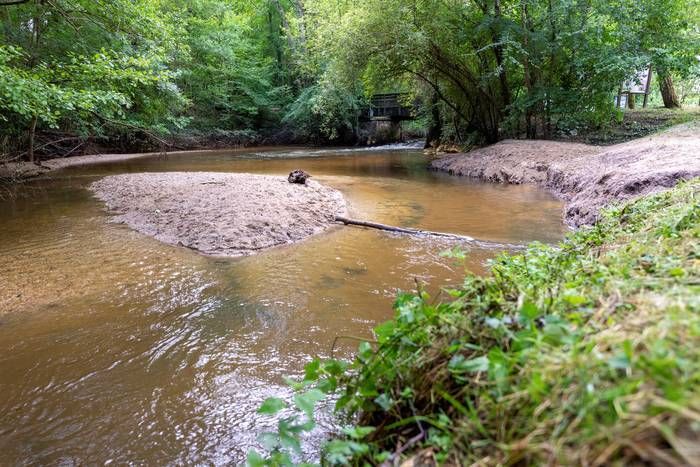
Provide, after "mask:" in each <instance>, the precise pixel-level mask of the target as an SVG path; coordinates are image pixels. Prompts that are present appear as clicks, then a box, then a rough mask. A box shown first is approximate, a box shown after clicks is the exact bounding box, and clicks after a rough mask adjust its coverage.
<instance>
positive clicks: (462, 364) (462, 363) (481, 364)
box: [447, 354, 489, 375]
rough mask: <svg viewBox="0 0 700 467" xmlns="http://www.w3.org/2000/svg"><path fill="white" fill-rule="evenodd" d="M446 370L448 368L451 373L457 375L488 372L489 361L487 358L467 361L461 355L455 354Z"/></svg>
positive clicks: (482, 357)
mask: <svg viewBox="0 0 700 467" xmlns="http://www.w3.org/2000/svg"><path fill="white" fill-rule="evenodd" d="M447 368H449V370H450V371H451V372H452V373H454V374H457V375H461V374H464V373H478V372H480V371H488V369H489V359H488V357H487V356H481V357H476V358H470V359H467V358H465V357H464V356H463V355H461V354H457V355H455V356H454V357H452V358H451V359H450V362H449V363H448V365H447Z"/></svg>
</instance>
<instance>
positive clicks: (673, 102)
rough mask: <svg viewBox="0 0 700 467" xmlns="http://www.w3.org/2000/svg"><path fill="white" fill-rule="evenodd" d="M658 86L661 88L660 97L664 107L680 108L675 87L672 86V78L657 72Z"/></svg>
mask: <svg viewBox="0 0 700 467" xmlns="http://www.w3.org/2000/svg"><path fill="white" fill-rule="evenodd" d="M659 88H660V90H661V97H662V98H663V100H664V107H666V108H667V109H678V108H680V106H681V103H680V101H679V100H678V96H677V95H676V89H675V88H674V87H673V78H672V77H671V75H668V74H666V75H661V74H659Z"/></svg>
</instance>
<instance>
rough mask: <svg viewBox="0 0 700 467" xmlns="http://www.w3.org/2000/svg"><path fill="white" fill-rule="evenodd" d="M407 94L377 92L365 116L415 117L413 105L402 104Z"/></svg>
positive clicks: (370, 117) (371, 117)
mask: <svg viewBox="0 0 700 467" xmlns="http://www.w3.org/2000/svg"><path fill="white" fill-rule="evenodd" d="M406 96H408V94H406V93H390V94H375V95H373V96H372V98H371V99H370V105H369V107H368V108H367V109H366V111H365V112H364V116H365V117H367V118H369V119H370V120H372V119H393V120H410V119H412V118H413V107H412V106H406V105H404V104H402V101H403V100H404V99H405V98H406Z"/></svg>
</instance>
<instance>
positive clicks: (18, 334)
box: [0, 150, 565, 465]
mask: <svg viewBox="0 0 700 467" xmlns="http://www.w3.org/2000/svg"><path fill="white" fill-rule="evenodd" d="M425 167H426V160H425V157H424V156H423V155H422V153H421V152H419V151H416V150H401V151H381V150H378V151H335V152H333V151H330V152H328V151H303V150H292V151H281V150H276V151H269V152H264V153H257V154H256V153H254V152H248V153H246V152H207V153H192V154H184V155H177V156H167V157H151V158H147V159H139V160H132V161H128V162H120V163H111V164H104V165H95V166H87V167H81V168H72V169H66V170H63V171H60V172H56V173H54V174H53V175H52V176H51V177H50V178H47V179H44V180H39V181H36V182H34V183H32V184H30V185H27V186H25V187H22V188H21V189H20V192H19V193H18V195H19V197H18V198H16V199H14V200H6V201H1V202H0V465H17V464H22V465H39V464H42V465H43V464H51V465H53V464H61V465H77V464H80V465H84V464H90V465H92V464H106V463H118V464H124V463H130V464H149V465H150V464H157V465H161V464H201V463H204V464H215V465H220V464H230V463H240V462H242V461H243V460H244V459H245V455H246V453H247V451H248V450H249V449H250V448H251V447H252V446H255V445H256V437H257V436H258V434H259V433H260V432H262V431H265V430H266V429H269V428H270V427H272V426H273V425H274V424H275V421H274V420H273V419H270V418H268V417H263V416H260V415H257V414H256V409H257V407H258V406H259V404H260V402H261V401H262V400H263V399H265V398H266V397H268V396H271V395H278V396H280V395H281V396H282V397H288V395H289V391H288V390H287V389H286V388H285V386H284V383H283V378H284V376H287V375H291V376H294V375H299V374H300V372H301V370H302V368H303V366H304V364H305V363H306V362H308V361H309V359H311V358H313V357H328V356H330V347H331V343H332V341H333V339H334V338H335V337H336V336H339V335H351V336H367V337H370V336H371V329H372V328H373V327H374V326H375V325H377V324H378V323H380V322H381V321H384V320H386V319H388V318H390V317H391V316H392V309H391V304H392V301H393V299H394V296H395V294H396V293H397V291H399V290H410V289H412V288H413V287H414V285H415V280H418V281H420V282H423V283H426V284H428V285H427V290H428V291H430V292H431V293H433V294H434V295H437V294H439V293H440V290H441V287H444V286H450V285H456V284H459V282H460V281H461V278H462V276H463V274H464V268H465V267H466V268H468V269H470V270H472V271H474V272H479V273H481V272H484V271H485V262H486V261H487V259H488V258H491V257H493V256H494V255H496V254H497V253H498V249H471V250H470V254H469V257H468V260H467V262H466V264H463V265H460V264H456V263H455V261H454V260H453V259H449V258H445V257H442V256H441V255H440V253H441V252H443V251H445V250H447V249H449V248H452V247H453V246H455V244H454V243H452V242H449V241H447V242H445V241H440V242H437V241H435V240H428V239H425V238H416V237H410V236H396V235H391V234H388V233H385V232H379V231H369V230H362V229H359V228H354V227H338V228H335V229H333V230H331V231H330V232H328V233H325V234H322V235H319V236H316V237H312V238H311V239H309V240H306V241H304V242H301V243H298V244H295V245H291V246H285V247H280V248H275V249H272V250H268V251H266V252H263V253H261V254H258V255H255V256H251V257H245V258H237V259H222V258H211V257H205V256H201V255H199V254H197V253H195V252H193V251H190V250H187V249H184V248H178V247H173V246H169V245H165V244H162V243H159V242H158V241H156V240H153V239H151V238H148V237H146V236H143V235H141V234H139V233H136V232H134V231H132V230H130V229H129V228H127V227H126V226H124V225H118V224H113V223H109V222H108V220H109V215H108V213H106V212H105V211H104V209H103V206H102V205H101V204H100V203H99V202H98V201H97V200H95V199H94V198H93V197H92V195H91V194H90V192H89V191H88V190H87V189H86V186H87V185H88V184H89V183H90V182H92V181H94V180H96V179H98V178H100V177H102V176H104V175H108V174H116V173H126V172H152V171H222V172H251V173H266V174H280V175H285V174H287V173H288V172H289V171H291V170H292V169H295V168H302V169H304V170H306V171H308V172H310V173H312V174H313V175H314V177H315V179H316V180H317V181H319V182H321V183H324V184H327V185H329V186H332V187H335V188H337V189H339V190H341V191H342V192H343V194H344V195H345V197H346V198H347V201H348V205H349V210H350V214H351V215H352V216H353V217H357V218H361V219H368V220H373V221H378V222H383V223H387V224H392V225H401V226H410V227H418V228H424V229H429V230H437V231H445V232H454V233H460V234H466V235H471V236H473V237H477V238H481V239H485V240H491V241H495V242H508V243H520V242H528V241H532V240H540V241H544V242H554V241H557V240H559V239H560V238H561V237H562V234H563V232H564V230H565V228H564V226H563V224H562V221H561V203H560V202H559V201H557V200H555V199H554V198H553V197H552V196H550V195H549V194H547V193H544V192H543V191H541V190H539V189H537V188H535V187H530V186H504V185H491V184H486V183H481V182H470V181H468V180H464V179H459V178H456V177H449V176H446V175H443V174H438V173H434V172H429V171H427V170H426V169H425ZM355 347H356V343H354V342H352V343H350V342H347V343H344V344H343V345H341V348H340V349H339V350H338V351H337V352H336V355H335V356H346V357H348V356H350V355H351V353H352V350H353V349H354V348H355ZM332 429H333V420H332V418H329V417H327V418H326V419H325V421H324V423H323V426H322V427H321V429H320V431H319V433H317V434H316V435H315V436H312V437H311V439H310V440H309V441H308V444H307V446H306V451H307V454H308V457H309V458H311V459H313V456H314V453H315V452H317V445H318V444H319V442H320V440H321V439H322V438H323V433H324V432H327V431H329V430H332Z"/></svg>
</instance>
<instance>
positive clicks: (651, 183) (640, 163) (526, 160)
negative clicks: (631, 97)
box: [431, 122, 700, 226]
mask: <svg viewBox="0 0 700 467" xmlns="http://www.w3.org/2000/svg"><path fill="white" fill-rule="evenodd" d="M699 154H700V123H699V122H692V123H688V124H684V125H679V126H676V127H673V128H671V129H669V130H666V131H663V132H661V133H658V134H655V135H653V136H650V137H645V138H640V139H636V140H632V141H629V142H626V143H621V144H616V145H613V146H607V147H601V146H591V145H586V144H579V143H564V142H555V141H536V140H535V141H533V140H506V141H501V142H500V143H497V144H494V145H492V146H487V147H484V148H480V149H476V150H473V151H471V152H468V153H466V154H449V155H446V156H443V157H440V158H438V159H436V160H434V161H432V162H431V168H433V169H435V170H440V171H444V172H448V173H450V174H453V175H459V176H467V177H474V178H478V179H482V180H487V181H491V182H498V183H513V184H521V183H534V184H537V185H540V186H542V187H543V188H545V189H547V190H549V191H551V192H552V193H554V194H555V195H557V196H559V197H561V198H562V199H563V200H564V201H565V202H566V208H565V214H564V216H565V220H566V222H567V223H568V224H569V225H572V226H580V225H584V224H591V223H593V222H595V220H596V219H597V217H598V213H599V212H600V210H601V209H602V208H603V207H604V206H606V205H607V204H609V203H611V202H620V201H625V200H628V199H631V198H634V197H638V196H642V195H646V194H650V193H655V192H658V191H660V190H664V189H668V188H671V187H673V186H674V185H675V184H676V183H678V182H679V181H680V180H688V179H691V178H694V177H698V176H700V157H699V156H698V155H699Z"/></svg>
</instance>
